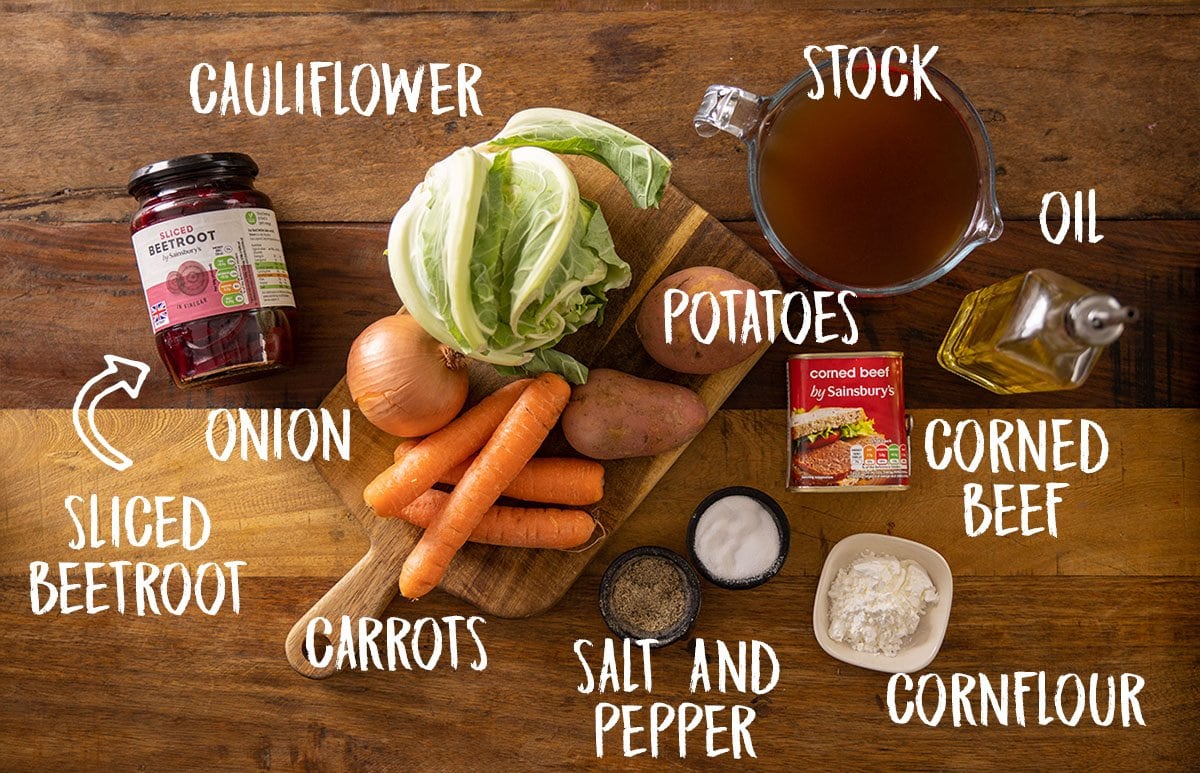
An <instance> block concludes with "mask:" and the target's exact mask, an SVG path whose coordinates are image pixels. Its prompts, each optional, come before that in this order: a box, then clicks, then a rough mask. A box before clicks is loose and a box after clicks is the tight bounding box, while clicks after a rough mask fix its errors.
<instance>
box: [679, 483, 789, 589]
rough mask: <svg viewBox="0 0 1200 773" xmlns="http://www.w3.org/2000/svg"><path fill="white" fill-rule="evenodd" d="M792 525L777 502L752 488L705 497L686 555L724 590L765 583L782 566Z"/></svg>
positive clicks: (690, 528) (689, 535)
mask: <svg viewBox="0 0 1200 773" xmlns="http://www.w3.org/2000/svg"><path fill="white" fill-rule="evenodd" d="M790 542H791V529H790V527H789V526H788V519H787V515H786V514H785V513H784V512H783V508H781V507H780V506H779V503H778V502H776V501H775V500H774V499H772V498H771V497H770V496H768V495H767V494H765V493H763V492H761V491H759V490H758V489H755V488H750V487H748V486H731V487H729V488H723V489H720V490H719V491H714V492H713V493H711V494H709V495H708V496H706V497H705V498H704V499H703V500H702V501H701V502H700V504H699V505H697V506H696V511H695V512H694V513H692V519H691V520H690V521H689V522H688V528H687V545H688V557H689V558H691V559H692V563H693V564H695V565H696V569H697V570H698V571H699V572H700V574H701V575H703V577H704V579H706V580H708V581H709V582H711V583H712V584H713V585H716V586H718V587H721V588H729V589H731V590H744V589H746V588H754V587H757V586H759V585H762V584H763V583H764V582H766V581H767V580H769V579H771V578H772V577H774V576H775V575H776V574H778V573H779V570H780V569H782V568H783V562H784V560H785V559H787V553H788V545H789V544H790Z"/></svg>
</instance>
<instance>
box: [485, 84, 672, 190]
mask: <svg viewBox="0 0 1200 773" xmlns="http://www.w3.org/2000/svg"><path fill="white" fill-rule="evenodd" d="M487 145H488V146H490V147H492V148H504V147H522V146H533V147H539V148H545V149H546V150H549V151H553V152H554V153H566V154H570V155H577V156H587V157H588V158H591V159H593V160H595V161H599V162H600V163H601V164H604V165H605V166H606V167H608V168H609V169H610V170H612V172H613V174H615V175H616V176H617V177H618V178H620V180H621V183H622V184H623V185H624V186H625V189H626V190H628V191H629V195H630V196H632V197H633V203H634V204H636V205H637V206H638V207H639V208H641V209H645V208H647V207H657V206H658V204H659V202H660V201H662V196H663V192H664V191H665V190H666V187H667V181H668V180H669V179H670V176H671V160H670V159H668V158H667V157H666V156H664V155H663V154H662V153H661V152H660V151H659V150H658V149H657V148H655V147H654V146H652V145H650V144H648V143H646V142H643V141H642V140H641V139H639V138H637V137H635V136H634V135H632V134H630V133H629V132H627V131H625V130H624V129H622V128H620V127H617V126H613V125H612V124H610V123H607V122H606V121H601V120H600V119H599V118H595V117H593V116H590V115H585V114H584V113H576V112H574V111H571V110H559V109H557V108H551V107H539V108H533V109H531V110H522V111H521V112H519V113H517V114H516V115H514V116H513V117H512V118H510V119H508V123H507V124H505V126H504V128H503V129H501V130H500V133H499V134H497V135H496V136H495V137H493V138H492V139H491V140H489V141H488V143H487Z"/></svg>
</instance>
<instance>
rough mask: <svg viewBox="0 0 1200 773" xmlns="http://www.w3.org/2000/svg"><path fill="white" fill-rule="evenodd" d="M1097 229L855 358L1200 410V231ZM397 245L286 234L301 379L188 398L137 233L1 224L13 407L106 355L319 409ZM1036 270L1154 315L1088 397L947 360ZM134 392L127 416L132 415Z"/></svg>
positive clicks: (1, 364) (913, 314) (950, 387)
mask: <svg viewBox="0 0 1200 773" xmlns="http://www.w3.org/2000/svg"><path fill="white" fill-rule="evenodd" d="M730 225H731V227H732V228H733V230H734V231H735V233H737V234H738V235H739V236H741V237H742V238H743V239H745V240H747V241H748V242H749V243H750V244H751V246H753V247H755V248H756V249H757V250H758V251H759V252H760V253H761V254H763V255H768V256H769V255H770V254H771V252H770V250H769V248H768V247H767V245H766V243H765V241H764V240H763V238H762V236H761V234H760V232H759V231H758V227H757V225H756V224H754V223H733V224H730ZM1098 230H1099V232H1100V233H1101V234H1103V235H1104V240H1103V241H1101V242H1100V243H1099V244H1094V245H1088V246H1084V247H1081V246H1074V247H1072V246H1065V245H1064V246H1061V247H1055V246H1053V245H1051V244H1049V243H1047V242H1046V241H1045V239H1043V238H1042V236H1041V233H1040V230H1039V228H1038V226H1037V224H1036V223H1024V222H1017V223H1009V224H1008V226H1007V227H1006V229H1005V233H1004V236H1003V237H1001V239H1000V241H998V242H996V243H994V244H989V245H987V246H985V247H983V248H980V249H979V250H976V251H975V252H973V253H972V254H971V255H970V256H969V257H968V258H967V259H966V261H964V262H963V264H962V265H960V266H959V267H958V268H956V269H955V270H954V271H952V272H950V274H949V275H947V276H946V277H945V278H944V279H942V280H940V281H938V282H937V283H935V284H933V285H931V286H929V287H926V288H924V289H922V290H919V291H917V292H915V293H912V294H909V295H905V296H901V297H898V298H892V299H878V300H862V301H859V302H857V303H855V304H854V305H852V307H851V308H852V309H853V312H854V314H855V318H856V320H857V321H858V322H859V327H860V329H861V331H862V338H861V340H860V341H859V344H858V345H857V346H856V347H855V348H858V349H862V350H872V349H874V350H880V349H885V350H887V349H895V350H899V351H902V352H905V354H906V359H905V377H906V379H907V383H906V395H907V398H908V404H909V406H910V407H913V408H932V407H947V408H968V407H974V406H982V407H993V408H998V407H1002V406H1004V405H1006V404H1010V405H1019V406H1020V407H1023V408H1038V407H1043V408H1069V407H1080V406H1086V407H1096V408H1106V407H1143V408H1149V407H1198V406H1200V346H1197V343H1196V342H1197V335H1198V333H1200V260H1198V259H1197V255H1200V222H1196V221H1139V222H1115V221H1106V222H1101V223H1100V224H1099V227H1098ZM386 241H387V226H385V225H382V224H381V225H366V224H336V225H335V224H301V225H285V226H284V229H283V245H284V250H285V251H286V253H287V259H288V266H289V269H290V272H291V276H292V282H293V285H294V286H295V288H296V298H297V303H298V304H299V307H300V311H301V326H300V338H299V343H298V351H299V363H298V365H297V367H296V369H295V370H293V371H291V372H289V373H287V374H283V375H280V376H276V377H272V378H269V379H265V380H260V381H254V382H250V383H247V384H239V385H234V386H228V387H219V388H216V389H211V390H192V391H180V390H178V389H176V388H175V387H174V386H173V385H172V384H171V383H170V379H169V378H168V376H167V374H166V371H165V369H164V368H163V366H162V365H161V363H160V361H159V359H158V355H157V353H156V352H155V350H154V338H153V335H152V334H151V333H150V323H149V319H148V318H147V315H146V307H145V301H144V298H143V296H142V293H141V289H140V285H139V283H138V278H137V271H136V268H135V267H134V261H133V251H132V247H131V246H130V244H129V240H128V231H127V229H126V228H125V227H124V226H122V225H119V224H86V225H80V224H72V225H50V224H37V223H15V222H7V223H5V222H0V254H2V255H5V256H7V257H8V258H9V261H8V263H7V270H6V271H4V272H0V299H2V301H0V326H3V328H4V329H8V330H20V331H22V332H21V334H20V335H9V336H0V373H3V374H4V378H3V379H0V407H9V408H16V407H22V408H40V407H46V408H54V407H57V408H62V407H69V406H70V405H71V401H72V400H74V396H75V392H76V391H77V390H78V388H79V386H80V385H81V384H82V383H83V382H84V381H86V380H87V379H89V378H91V377H92V376H93V375H95V374H96V373H97V372H99V370H100V369H101V367H102V365H103V359H102V358H103V355H104V354H106V353H112V354H120V355H122V356H125V357H133V358H135V359H139V360H142V361H143V362H147V363H150V365H151V368H152V372H151V374H150V376H149V378H148V379H147V381H146V384H145V386H144V388H143V391H142V394H141V396H140V397H139V398H138V401H137V405H138V406H139V407H176V408H203V407H208V406H228V407H239V406H242V407H258V406H289V407H297V406H308V407H314V406H316V405H317V404H318V403H319V402H320V401H321V399H322V398H323V397H324V396H325V395H326V394H327V393H328V392H329V390H330V389H332V388H333V386H334V384H336V383H337V380H338V378H340V376H341V373H342V370H343V365H342V364H343V363H344V362H345V359H346V353H347V352H348V351H349V349H350V343H351V341H353V340H354V337H355V336H357V335H358V334H359V333H360V332H361V331H362V329H363V328H365V327H366V326H367V325H368V324H370V323H371V322H373V321H374V320H376V319H378V318H379V317H382V316H385V315H387V314H391V313H392V312H393V311H394V310H395V307H396V304H397V303H398V300H397V298H396V293H395V290H394V289H393V288H392V283H391V280H390V279H389V277H388V274H387V268H386V266H385V264H384V260H383V257H382V255H383V250H384V248H385V247H386ZM703 260H704V261H707V258H704V259H703ZM1036 267H1047V268H1052V269H1054V270H1056V271H1059V272H1061V273H1063V274H1066V275H1067V276H1071V277H1074V278H1076V279H1079V280H1081V281H1084V282H1085V283H1091V285H1092V286H1093V287H1095V288H1097V289H1106V290H1110V291H1112V292H1114V293H1116V294H1117V295H1118V297H1119V298H1120V299H1121V300H1122V301H1124V302H1126V303H1132V304H1134V305H1136V306H1138V307H1139V308H1140V309H1141V310H1142V317H1143V318H1142V320H1141V321H1140V322H1139V323H1138V324H1137V325H1135V326H1133V327H1132V328H1131V329H1130V330H1129V331H1127V332H1126V334H1125V335H1124V337H1122V338H1121V340H1120V341H1119V342H1118V343H1117V344H1116V345H1114V346H1113V347H1111V348H1110V349H1109V350H1108V352H1106V353H1105V355H1104V357H1103V359H1102V361H1101V362H1100V363H1099V365H1098V366H1097V367H1096V370H1095V372H1093V374H1092V376H1091V377H1090V378H1089V379H1088V381H1087V383H1086V384H1085V385H1084V386H1083V387H1082V388H1081V389H1078V390H1075V391H1073V392H1057V393H1055V392H1051V393H1043V394H1032V395H1022V396H1021V397H1020V398H1019V399H1017V398H1002V397H999V396H996V395H992V394H991V393H990V392H986V391H984V390H982V389H980V388H978V387H976V386H975V385H973V384H971V383H969V382H967V381H965V380H963V379H961V378H958V377H957V376H954V375H952V374H950V373H948V372H946V371H944V370H942V368H941V367H939V366H938V365H937V363H936V360H935V358H934V356H933V354H934V351H935V349H936V348H937V346H938V344H939V343H940V342H941V340H942V336H943V334H944V333H945V330H946V329H947V327H949V325H950V320H951V319H952V318H953V316H954V312H955V310H956V309H957V307H958V304H959V302H960V301H961V299H962V298H963V296H965V295H966V294H967V293H968V292H970V291H972V290H975V289H978V288H980V287H983V286H985V285H987V284H991V283H992V282H995V281H998V280H1000V279H1003V278H1006V277H1008V276H1011V275H1012V274H1015V273H1018V272H1021V271H1025V270H1028V269H1030V268H1036ZM777 268H780V275H781V277H782V279H783V283H784V284H785V286H787V287H789V288H795V287H800V286H801V285H799V284H798V282H797V280H796V277H795V274H792V273H790V272H789V271H787V270H786V269H783V268H782V267H781V266H777ZM635 286H636V285H635ZM629 292H631V291H625V292H623V293H614V294H613V298H614V299H620V298H621V297H627V294H628V293H629ZM97 320H102V324H97ZM610 320H615V318H614V317H610ZM821 348H823V347H819V346H815V345H813V344H811V343H809V344H806V345H804V346H800V347H797V346H793V345H790V344H788V343H786V342H783V341H781V342H779V343H778V344H776V346H774V347H772V348H771V349H770V350H769V351H768V353H767V355H766V356H765V357H764V358H763V360H762V361H761V362H760V363H759V364H758V366H756V367H755V368H754V370H752V371H751V372H750V375H749V376H748V377H747V378H746V380H745V381H744V382H743V383H742V385H741V386H740V387H739V388H738V389H737V390H736V391H735V392H734V394H733V395H732V397H731V398H730V402H729V405H730V406H732V407H736V408H781V407H783V406H784V405H785V400H786V397H785V395H784V387H783V377H782V374H783V372H784V371H783V363H784V361H785V360H786V358H787V356H788V355H789V354H792V353H793V352H796V351H815V350H819V349H821ZM824 348H826V349H828V348H829V347H824ZM120 397H121V396H119V395H115V396H114V397H113V398H112V399H114V402H113V403H112V405H114V406H119V405H121V403H120V402H119V399H120ZM108 404H109V403H106V405H108Z"/></svg>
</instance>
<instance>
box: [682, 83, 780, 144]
mask: <svg viewBox="0 0 1200 773" xmlns="http://www.w3.org/2000/svg"><path fill="white" fill-rule="evenodd" d="M766 102H767V100H766V99H765V98H764V97H760V96H758V95H756V94H751V93H750V92H749V91H744V90H742V89H739V88H737V87H736V86H709V87H708V90H707V91H705V92H704V99H703V101H701V103H700V109H699V110H697V111H696V117H695V118H693V119H692V126H693V127H695V129H696V133H697V134H699V135H700V136H701V137H712V136H713V135H715V134H716V133H717V132H718V131H723V132H729V133H730V134H732V135H733V136H734V137H737V138H738V139H741V140H745V141H746V142H749V141H750V139H751V135H753V133H754V130H755V129H757V128H758V124H759V122H760V121H762V116H763V107H764V105H765V104H766Z"/></svg>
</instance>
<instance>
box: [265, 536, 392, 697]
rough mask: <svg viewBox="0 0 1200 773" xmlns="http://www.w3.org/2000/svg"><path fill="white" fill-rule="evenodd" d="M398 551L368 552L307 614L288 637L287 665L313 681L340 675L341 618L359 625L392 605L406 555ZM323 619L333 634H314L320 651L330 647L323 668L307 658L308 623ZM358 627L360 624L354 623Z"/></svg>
mask: <svg viewBox="0 0 1200 773" xmlns="http://www.w3.org/2000/svg"><path fill="white" fill-rule="evenodd" d="M396 553H397V551H395V550H390V551H389V550H383V551H379V550H376V549H375V547H374V546H372V547H371V549H370V550H368V551H367V553H366V555H364V556H363V557H362V558H361V559H359V561H358V563H357V564H355V565H354V567H353V568H352V569H351V570H350V571H348V572H346V576H345V577H343V578H342V579H340V580H338V582H337V585H334V586H333V587H332V588H330V589H329V592H328V593H326V594H325V595H324V596H322V597H321V599H320V600H319V601H318V602H317V603H316V604H313V605H312V608H311V609H309V610H308V611H307V612H305V613H304V616H303V617H301V618H300V619H299V620H298V621H297V622H296V624H295V625H293V626H292V630H291V631H290V632H289V633H288V636H287V642H286V643H285V644H284V649H285V650H286V651H287V659H288V663H291V664H292V668H294V669H296V670H297V671H299V672H300V673H301V674H303V675H304V676H307V677H309V678H310V679H324V678H326V677H330V676H333V675H334V674H335V673H337V649H338V640H339V639H340V638H341V629H342V616H343V615H349V616H350V618H351V619H352V620H355V621H357V620H358V618H360V617H379V615H380V614H381V613H382V612H383V610H385V609H387V606H388V604H390V603H392V599H393V598H395V596H396V593H397V592H398V590H399V588H398V586H397V584H396V583H397V581H398V580H399V578H400V567H401V566H402V565H403V564H404V559H405V558H406V557H407V553H406V552H405V553H401V554H400V555H396ZM317 617H323V618H325V619H326V620H328V621H329V623H330V631H329V633H328V635H325V631H324V628H323V627H321V626H318V627H317V629H316V630H315V632H314V643H315V644H316V645H317V649H318V650H320V651H321V652H324V645H325V640H328V643H329V645H330V646H331V648H332V649H331V650H330V656H329V658H328V660H329V662H328V663H327V664H325V665H324V666H322V667H318V666H315V665H313V663H312V661H310V660H309V659H308V657H307V656H306V655H305V647H306V644H307V642H306V639H307V637H308V624H309V621H311V620H313V619H314V618H317ZM355 624H356V625H357V622H356V623H355Z"/></svg>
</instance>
